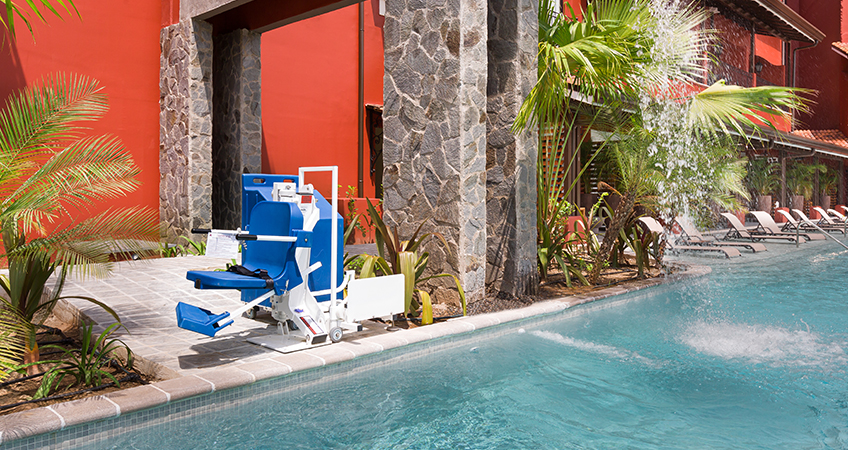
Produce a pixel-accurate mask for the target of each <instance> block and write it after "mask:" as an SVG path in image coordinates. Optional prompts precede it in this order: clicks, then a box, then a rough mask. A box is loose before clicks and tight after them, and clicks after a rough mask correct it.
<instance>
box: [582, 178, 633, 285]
mask: <svg viewBox="0 0 848 450" xmlns="http://www.w3.org/2000/svg"><path fill="white" fill-rule="evenodd" d="M635 204H636V196H634V195H630V194H628V193H624V194H623V195H622V198H621V201H620V202H619V203H618V206H617V207H616V208H615V213H614V215H613V217H612V220H611V221H610V226H609V228H607V232H606V233H605V234H604V242H603V243H602V244H601V248H600V249H599V250H598V254H597V256H595V263H594V264H593V265H592V272H591V273H590V274H589V280H588V281H589V283H590V284H595V283H597V282H598V278H599V277H600V276H601V271H602V270H603V268H604V263H605V262H607V260H608V259H609V256H610V253H611V252H612V246H613V245H615V241H617V240H618V235H619V233H620V232H621V229H622V228H624V225H625V224H626V223H627V218H628V217H630V213H631V212H632V211H633V205H635Z"/></svg>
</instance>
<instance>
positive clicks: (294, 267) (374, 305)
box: [176, 169, 404, 353]
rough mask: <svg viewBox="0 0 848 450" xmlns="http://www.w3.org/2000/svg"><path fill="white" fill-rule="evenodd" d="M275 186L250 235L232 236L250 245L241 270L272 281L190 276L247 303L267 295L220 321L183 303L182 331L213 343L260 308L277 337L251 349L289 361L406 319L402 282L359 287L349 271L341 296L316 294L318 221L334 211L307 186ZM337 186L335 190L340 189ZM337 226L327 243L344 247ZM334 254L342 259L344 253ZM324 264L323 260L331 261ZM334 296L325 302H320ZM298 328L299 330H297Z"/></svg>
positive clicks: (367, 282)
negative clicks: (377, 322)
mask: <svg viewBox="0 0 848 450" xmlns="http://www.w3.org/2000/svg"><path fill="white" fill-rule="evenodd" d="M303 170H304V169H301V171H303ZM307 170H308V169H307ZM335 170H337V169H335ZM265 177H273V176H267V175H265ZM290 178H294V177H290ZM302 178H303V176H302V174H301V176H300V177H299V179H300V180H301V181H302ZM274 184H275V192H274V199H275V200H263V201H258V202H257V203H256V204H255V206H253V208H252V209H251V212H250V219H249V221H248V226H247V228H248V230H249V231H250V233H243V232H241V230H240V229H239V230H235V231H231V232H230V231H227V233H233V234H235V237H236V239H238V240H239V241H243V242H244V243H245V249H244V252H243V256H244V258H245V259H244V261H243V262H242V265H243V266H244V267H245V268H246V269H248V270H249V271H257V272H258V271H259V269H262V270H265V271H266V272H267V275H265V276H264V277H260V276H249V275H240V274H237V273H233V272H220V271H189V272H188V273H187V274H186V278H187V279H189V280H191V281H193V282H194V286H195V288H197V289H238V290H240V291H242V293H243V295H242V298H243V300H244V298H245V295H244V294H246V293H249V294H258V293H259V292H262V294H261V295H258V296H257V297H255V298H253V299H251V300H245V304H244V305H242V306H241V307H239V308H237V309H235V310H233V311H232V312H224V313H222V314H214V313H212V312H211V311H209V310H206V309H203V308H199V307H197V306H193V305H189V304H186V303H183V302H180V303H179V304H177V308H176V313H177V325H178V326H179V327H180V328H184V329H187V330H191V331H195V332H197V333H201V334H204V335H206V336H210V337H214V336H215V334H216V333H217V332H218V331H220V330H221V329H222V328H225V327H227V326H229V325H231V324H232V323H233V318H234V317H238V316H240V315H241V314H242V313H244V312H248V311H251V310H253V308H254V307H258V306H259V305H260V304H262V305H268V306H270V309H271V316H272V317H273V318H274V319H276V320H277V321H278V323H277V329H278V331H279V333H278V334H276V335H269V336H260V337H254V338H250V339H248V342H250V343H253V344H257V345H261V346H264V347H268V348H271V349H274V350H277V351H281V352H283V353H288V352H292V351H297V350H302V349H305V348H310V347H315V346H319V345H326V344H329V343H331V342H337V341H339V340H340V339H341V338H342V336H343V333H344V330H348V331H361V330H362V325H361V324H360V323H359V322H361V321H362V320H364V319H370V318H372V317H386V316H392V315H394V314H400V313H402V312H403V294H404V277H403V275H391V276H383V277H378V278H370V279H362V280H354V279H353V278H354V272H353V271H348V272H347V273H346V274H345V275H344V277H343V278H342V282H341V284H340V285H338V286H337V287H336V288H335V289H332V288H331V289H324V290H321V291H315V292H313V291H312V290H311V289H310V282H309V280H310V278H309V277H310V275H311V274H312V273H313V272H315V271H316V270H318V269H319V268H320V267H321V266H322V263H321V262H320V261H318V262H315V263H313V264H312V265H310V264H309V263H310V257H311V255H312V251H313V243H314V241H315V240H314V239H313V237H314V233H313V230H314V228H315V225H316V224H317V223H318V221H319V217H320V213H321V209H322V208H321V207H323V209H329V208H330V205H329V204H327V202H326V200H323V197H321V201H322V202H321V204H318V203H316V197H319V196H318V195H313V194H317V193H315V192H313V190H312V186H311V185H301V187H300V189H298V191H297V194H296V195H293V192H292V187H291V186H282V183H274ZM277 184H280V185H281V186H276V185H277ZM334 185H337V183H335V182H334ZM333 191H334V192H333V196H334V199H333V200H334V202H333V203H336V202H337V196H338V193H337V189H333ZM331 211H336V209H332V210H331ZM325 212H326V211H325ZM332 216H337V214H333V215H332ZM304 217H306V219H305V220H304ZM334 219H335V217H334ZM333 225H334V226H332V227H331V234H332V235H333V236H332V237H331V239H330V240H329V242H330V243H338V242H340V240H338V239H337V236H335V234H336V233H337V228H336V227H335V224H333ZM193 231H195V230H193ZM196 231H211V230H196ZM325 242H326V241H325ZM335 247H341V246H340V245H336V246H335ZM331 250H335V251H336V252H338V251H339V250H341V249H339V248H335V249H331ZM326 256H327V255H326V252H325V253H324V258H325V259H326ZM330 256H333V255H330ZM335 256H336V257H338V256H340V255H335ZM332 260H336V258H332ZM328 262H329V261H328ZM332 262H333V263H335V262H336V261H332ZM330 265H331V266H332V263H331V264H330ZM331 269H332V267H331ZM334 272H335V271H334V270H330V273H331V276H330V278H329V279H330V280H338V277H337V276H336V275H335V273H334ZM263 275H264V274H263ZM313 281H314V280H313ZM313 284H314V283H313ZM345 288H347V296H346V297H345V298H344V299H339V295H338V294H337V293H342V292H343V291H344V290H345ZM328 294H329V297H328V299H327V300H325V301H322V302H319V301H318V300H317V299H316V297H321V296H328ZM292 322H293V323H294V324H295V325H296V326H291V325H290V324H291V323H292Z"/></svg>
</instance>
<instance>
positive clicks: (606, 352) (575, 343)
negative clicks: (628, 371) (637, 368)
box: [530, 330, 661, 367]
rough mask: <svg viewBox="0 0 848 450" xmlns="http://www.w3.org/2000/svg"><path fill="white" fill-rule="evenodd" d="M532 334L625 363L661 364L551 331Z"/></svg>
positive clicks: (637, 355) (638, 355) (607, 346)
mask: <svg viewBox="0 0 848 450" xmlns="http://www.w3.org/2000/svg"><path fill="white" fill-rule="evenodd" d="M530 334H532V335H533V336H536V337H540V338H542V339H547V340H549V341H551V342H556V343H557V344H560V345H563V346H566V347H571V348H574V349H577V350H581V351H584V352H588V353H594V354H597V355H601V356H603V357H607V358H613V359H619V360H624V361H636V362H639V363H641V364H644V365H647V366H651V367H658V366H660V365H661V364H659V363H657V362H656V361H654V360H652V359H650V358H646V357H644V356H642V355H640V354H638V353H636V352H631V351H627V350H622V349H620V348H616V347H612V346H609V345H604V344H595V343H594V342H588V341H581V340H579V339H574V338H571V337H568V336H563V335H561V334H558V333H553V332H550V331H540V330H536V331H531V332H530Z"/></svg>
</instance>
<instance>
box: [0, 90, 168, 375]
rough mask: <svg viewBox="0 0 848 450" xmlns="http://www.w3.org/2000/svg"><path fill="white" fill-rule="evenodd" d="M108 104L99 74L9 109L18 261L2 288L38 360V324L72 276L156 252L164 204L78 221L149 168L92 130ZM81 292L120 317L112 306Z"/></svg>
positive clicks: (2, 161) (0, 137)
mask: <svg viewBox="0 0 848 450" xmlns="http://www.w3.org/2000/svg"><path fill="white" fill-rule="evenodd" d="M106 110H107V103H106V97H105V95H104V94H103V93H102V92H101V88H100V87H99V85H98V83H97V81H95V80H92V79H90V78H87V77H82V76H71V77H66V76H64V75H57V76H53V77H47V78H45V79H43V80H42V81H41V82H39V83H36V84H34V85H33V86H30V87H28V88H26V89H24V90H23V91H21V92H20V93H18V94H17V95H13V96H11V97H10V98H9V99H7V101H6V106H5V108H4V109H3V110H2V111H0V232H2V243H3V249H4V253H2V254H0V257H5V258H6V259H7V261H8V263H9V274H8V275H3V276H0V287H2V288H3V290H4V291H5V293H6V295H7V298H6V299H5V300H4V304H5V305H6V307H7V308H9V309H12V310H14V311H15V312H16V313H17V315H18V316H19V317H20V318H21V319H22V320H23V321H24V324H25V325H26V326H27V327H28V330H29V331H28V333H27V336H26V337H24V336H21V339H25V341H26V342H25V346H26V351H25V354H26V358H25V359H27V360H33V361H34V360H38V358H37V355H38V347H37V344H36V342H35V331H36V328H37V327H38V326H39V325H40V323H41V322H42V321H43V320H44V319H45V318H46V317H47V313H49V312H50V310H51V309H52V308H53V306H54V305H55V304H56V302H58V300H59V299H61V298H63V297H61V292H62V287H63V286H64V283H65V279H66V277H67V276H68V275H70V274H72V273H74V274H78V275H80V276H87V275H95V276H103V275H106V274H108V272H109V271H110V270H111V267H112V261H111V257H112V256H113V255H118V256H130V255H132V254H137V255H150V254H152V253H153V250H152V248H151V247H150V246H149V245H147V243H148V242H156V241H158V237H159V229H158V212H156V211H154V210H152V209H143V208H124V209H119V208H109V209H107V210H106V211H104V212H101V213H99V214H96V215H94V217H91V218H88V219H84V220H80V221H75V220H74V217H75V216H76V214H77V213H83V214H90V212H89V209H90V208H91V207H93V206H94V205H96V204H97V203H98V202H101V201H109V200H112V199H115V198H118V197H121V196H124V195H125V194H127V193H129V192H132V191H134V190H135V189H136V188H137V187H138V186H139V182H138V180H137V179H136V176H137V175H138V173H139V169H138V167H137V166H136V165H135V163H134V162H133V160H132V157H131V156H130V154H129V153H128V152H127V151H126V150H125V149H124V148H123V147H122V145H121V142H120V140H119V139H118V138H116V137H113V136H109V135H102V136H85V135H84V133H83V132H82V131H83V130H84V128H83V127H82V126H81V125H80V124H81V123H84V122H90V121H94V120H97V119H98V118H100V117H101V116H102V115H103V114H104V113H105V112H106ZM54 275H55V283H54V284H53V287H52V289H50V290H46V289H45V286H46V284H47V282H48V279H49V278H50V277H51V276H54ZM77 298H82V299H85V300H88V301H91V302H93V303H95V304H97V305H99V306H101V307H103V308H104V309H106V311H107V312H109V313H110V314H112V315H113V316H115V317H116V320H117V315H116V314H115V312H114V311H112V310H111V309H110V308H108V307H107V306H106V305H105V304H103V303H101V302H99V301H97V300H95V299H93V298H88V297H77Z"/></svg>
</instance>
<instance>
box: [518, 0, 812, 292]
mask: <svg viewBox="0 0 848 450" xmlns="http://www.w3.org/2000/svg"><path fill="white" fill-rule="evenodd" d="M550 10H551V8H550V6H549V4H548V3H547V1H546V0H542V5H541V6H540V11H543V12H540V26H539V29H540V33H539V35H540V41H541V42H540V44H539V48H540V51H539V71H540V75H539V79H538V81H537V83H536V85H535V86H534V88H533V90H532V91H531V93H530V95H528V97H527V98H526V99H525V101H524V103H523V104H522V108H521V111H520V113H519V115H518V118H517V119H516V122H515V124H514V126H513V130H514V131H519V130H522V129H525V128H530V127H536V126H539V127H541V128H542V129H543V130H545V129H546V128H552V129H554V130H556V131H557V132H559V131H560V130H562V134H567V133H570V131H569V130H567V129H566V128H567V127H570V126H571V125H572V124H573V123H574V118H573V117H574V116H575V115H576V114H577V113H574V112H573V111H574V110H575V109H577V107H575V103H578V102H574V101H572V98H574V97H575V94H577V95H579V96H580V97H581V98H580V99H581V100H582V102H581V103H591V104H594V105H595V106H596V108H595V109H596V110H597V109H603V110H605V113H604V114H603V115H602V116H601V115H596V116H594V117H603V118H604V119H610V120H609V122H607V123H606V124H605V126H606V127H607V128H609V129H612V130H615V131H617V133H614V135H619V136H620V135H623V134H630V133H635V134H637V135H638V136H639V137H638V138H637V139H635V140H632V141H630V143H628V144H627V145H620V146H617V150H615V151H616V152H618V153H622V155H619V157H617V158H616V159H617V160H618V161H619V163H620V162H621V161H624V160H628V161H631V160H633V158H630V157H626V156H625V155H623V153H626V152H636V153H635V154H636V155H639V154H643V153H642V152H644V151H647V150H648V149H651V151H652V152H659V155H665V156H666V157H668V156H673V155H670V154H669V152H668V151H667V150H668V144H669V143H670V142H669V140H670V139H672V138H674V137H675V136H672V137H669V136H661V135H660V133H656V132H655V130H654V128H655V126H656V123H657V122H658V121H657V119H656V117H658V116H659V117H660V121H665V122H667V121H668V119H669V118H668V117H662V114H658V111H659V112H660V113H662V112H664V111H670V110H675V109H676V110H678V111H680V112H682V114H681V115H678V116H677V118H678V119H679V120H681V121H682V123H683V124H685V125H686V128H685V129H686V130H687V131H686V132H685V134H684V135H683V137H685V138H687V139H689V140H694V139H693V137H694V138H714V137H715V136H718V135H721V134H726V133H727V132H728V131H730V130H731V129H733V130H735V131H736V133H737V134H738V135H741V136H745V135H746V133H745V129H746V128H747V127H750V128H756V127H758V126H759V124H760V123H766V124H768V125H770V126H771V125H772V124H771V122H769V121H768V120H766V119H762V120H758V119H759V118H760V117H770V116H781V117H782V116H784V112H783V108H796V109H798V108H800V109H803V108H804V106H803V103H802V102H801V99H800V97H799V96H798V94H799V93H800V92H803V91H802V90H798V89H790V88H784V87H773V86H768V87H757V88H740V87H738V86H729V85H726V84H725V83H724V81H723V80H721V81H719V82H717V83H715V84H713V85H712V86H709V87H708V88H706V89H704V90H703V91H701V92H699V93H697V94H688V93H686V91H685V90H681V89H680V87H681V86H684V85H686V84H687V83H690V82H692V81H693V80H696V79H699V78H700V76H698V75H699V74H700V73H701V70H702V69H701V68H702V67H703V65H702V62H703V61H704V58H705V57H706V55H705V53H704V51H703V49H704V46H705V44H706V43H708V42H710V40H711V39H712V38H713V36H712V32H710V31H709V30H703V29H702V27H701V24H702V23H704V21H705V19H706V18H707V17H708V16H707V13H706V11H704V10H703V9H700V8H699V7H698V6H696V5H695V4H692V5H690V6H685V7H682V8H678V7H676V6H675V5H674V4H668V5H659V6H658V7H656V8H652V5H651V4H650V2H649V1H648V0H596V1H594V2H592V3H590V5H589V6H588V8H587V10H586V12H585V13H584V17H585V19H584V21H583V22H578V21H577V20H576V18H575V17H574V15H573V14H572V15H571V17H552V16H551V11H550ZM660 15H661V17H660ZM657 42H662V44H663V45H662V46H661V51H656V47H657V46H656V45H655V44H656V43H657ZM681 91H682V93H681ZM580 107H581V108H583V106H580ZM624 117H627V118H626V119H623V118H624ZM567 119H570V121H569V120H567ZM622 119H623V120H622ZM640 129H641V130H642V131H639V130H640ZM540 134H542V133H540ZM649 136H653V138H650V139H646V137H649ZM678 136H679V135H678ZM637 144H638V145H637ZM602 147H603V146H602ZM542 153H543V152H541V151H540V155H541V154H542ZM573 162H574V159H572V161H571V162H570V163H569V164H573ZM667 162H668V161H662V160H658V161H656V162H655V164H663V163H667ZM589 163H591V158H590V160H589V161H586V162H585V164H586V165H588V164H589ZM541 166H542V164H541V163H540V164H539V166H537V167H538V168H539V170H538V171H539V173H540V181H539V183H538V185H537V188H538V189H539V190H540V191H541V190H546V191H548V192H550V193H551V194H548V193H540V194H539V196H540V199H542V197H543V196H545V195H550V196H552V197H555V198H556V194H558V193H559V192H564V189H571V188H573V185H572V186H570V187H568V188H564V187H562V186H561V185H557V182H556V181H554V182H548V180H546V179H543V178H544V176H543V175H541V174H543V173H544V170H542V169H543V168H542V167H541ZM585 167H586V166H585V165H584V168H583V170H585ZM726 167H727V168H728V169H730V170H731V171H735V172H736V173H738V165H734V164H727V165H726ZM636 168H638V169H640V170H644V171H650V170H655V169H656V167H655V168H650V167H648V166H646V165H640V166H639V167H636ZM636 168H634V169H636ZM636 173H637V174H638V171H637V172H636ZM743 176H744V174H743ZM719 177H720V178H722V177H724V176H723V175H719ZM648 178H650V177H648ZM648 178H645V177H642V178H640V177H638V176H637V177H635V179H634V180H633V181H634V183H632V184H627V185H626V186H627V187H625V188H624V189H623V190H621V191H620V193H621V194H622V197H623V198H622V201H621V202H620V204H619V206H618V207H617V208H616V211H615V216H614V217H613V220H612V223H611V226H610V227H609V228H608V229H607V231H606V233H605V236H604V241H603V242H602V244H601V246H600V249H599V251H598V252H597V254H596V255H595V258H594V263H593V265H592V271H591V273H590V275H589V277H588V281H589V282H590V283H595V282H597V280H598V277H599V276H600V272H601V270H602V268H603V266H604V265H605V264H606V262H607V261H608V259H609V256H610V252H611V250H612V247H613V244H614V243H615V241H616V240H617V238H618V236H619V232H620V229H621V227H622V226H624V223H625V221H626V219H627V217H629V215H630V214H631V213H632V210H633V207H634V205H635V204H636V202H637V201H638V198H639V196H640V195H642V193H643V192H647V190H646V189H645V188H644V185H643V183H647V182H648ZM727 181H728V183H727V184H728V186H730V187H735V186H739V185H740V183H738V182H737V181H738V180H735V178H733V177H731V178H728V179H727ZM548 210H553V211H557V210H558V209H556V208H551V206H550V203H543V202H542V201H540V203H539V206H538V211H539V215H540V219H539V223H541V224H543V225H544V222H545V219H549V218H550V213H549V212H548ZM554 214H555V213H554Z"/></svg>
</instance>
